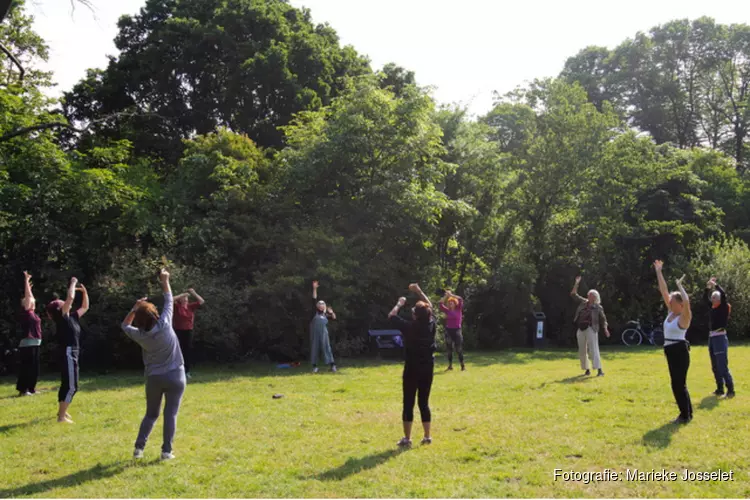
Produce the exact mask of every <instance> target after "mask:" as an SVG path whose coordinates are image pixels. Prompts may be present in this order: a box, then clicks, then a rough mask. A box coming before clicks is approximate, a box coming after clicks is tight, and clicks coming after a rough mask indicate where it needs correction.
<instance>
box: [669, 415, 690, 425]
mask: <svg viewBox="0 0 750 500" xmlns="http://www.w3.org/2000/svg"><path fill="white" fill-rule="evenodd" d="M691 420H692V418H683V417H677V418H676V419H674V420H672V423H673V424H677V425H685V424H687V423H689V422H690V421H691Z"/></svg>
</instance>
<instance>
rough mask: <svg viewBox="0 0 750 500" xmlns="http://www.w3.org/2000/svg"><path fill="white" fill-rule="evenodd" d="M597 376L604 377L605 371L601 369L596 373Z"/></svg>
mask: <svg viewBox="0 0 750 500" xmlns="http://www.w3.org/2000/svg"><path fill="white" fill-rule="evenodd" d="M596 376H597V377H603V376H604V372H603V371H602V370H599V373H597V374H596Z"/></svg>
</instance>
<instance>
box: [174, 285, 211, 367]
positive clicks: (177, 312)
mask: <svg viewBox="0 0 750 500" xmlns="http://www.w3.org/2000/svg"><path fill="white" fill-rule="evenodd" d="M191 295H192V296H193V297H195V300H197V302H189V300H188V298H189V297H190V296H191ZM205 302H206V301H205V300H203V297H201V296H200V295H198V294H197V293H195V290H193V289H192V288H189V289H188V291H187V292H186V293H181V294H180V295H178V296H176V297H175V298H174V316H173V319H172V327H173V328H174V331H175V333H176V334H177V339H178V340H179V341H180V349H181V350H182V357H183V358H184V360H185V376H186V377H187V378H190V367H191V366H192V364H193V323H194V322H195V310H196V309H198V308H199V307H201V306H202V305H203V304H205Z"/></svg>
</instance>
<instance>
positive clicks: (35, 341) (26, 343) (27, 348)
mask: <svg viewBox="0 0 750 500" xmlns="http://www.w3.org/2000/svg"><path fill="white" fill-rule="evenodd" d="M23 276H24V294H23V299H21V317H20V323H21V331H22V333H23V338H22V339H21V343H20V344H19V345H18V352H19V354H20V358H21V359H20V366H19V368H18V382H17V383H16V390H17V391H18V395H19V396H30V395H32V394H36V383H37V380H38V379H39V346H41V345H42V320H41V319H40V318H39V316H37V314H36V311H35V309H36V299H35V298H34V294H33V293H32V291H31V289H32V287H33V285H32V284H31V275H30V274H29V273H27V272H26V271H24V272H23Z"/></svg>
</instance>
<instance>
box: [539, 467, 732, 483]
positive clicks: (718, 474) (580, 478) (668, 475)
mask: <svg viewBox="0 0 750 500" xmlns="http://www.w3.org/2000/svg"><path fill="white" fill-rule="evenodd" d="M553 475H554V479H555V481H572V482H581V483H585V484H588V483H595V482H606V481H667V482H669V481H734V471H733V470H722V469H717V470H713V471H692V470H690V469H683V470H682V471H680V472H674V471H668V470H666V469H661V470H657V469H650V470H641V469H625V471H624V472H618V471H615V470H612V469H604V470H602V471H586V472H578V471H572V470H568V471H565V470H563V469H555V471H554V473H553Z"/></svg>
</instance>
